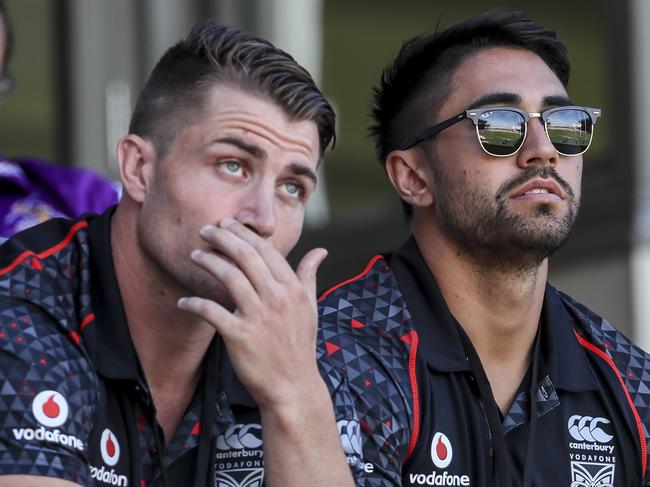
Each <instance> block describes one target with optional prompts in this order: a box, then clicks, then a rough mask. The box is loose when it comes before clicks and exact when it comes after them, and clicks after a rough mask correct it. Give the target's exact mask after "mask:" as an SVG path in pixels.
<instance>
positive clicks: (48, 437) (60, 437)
mask: <svg viewBox="0 0 650 487" xmlns="http://www.w3.org/2000/svg"><path fill="white" fill-rule="evenodd" d="M11 431H13V433H14V438H16V439H17V440H18V441H21V440H25V441H32V440H41V441H47V442H50V443H57V444H59V445H63V446H70V447H72V448H76V449H77V450H83V449H84V442H83V441H81V440H80V439H79V438H77V437H76V436H72V435H66V434H64V433H61V432H60V431H59V430H58V429H56V430H54V431H52V430H48V429H45V427H44V426H40V427H38V428H36V429H34V428H12V430H11Z"/></svg>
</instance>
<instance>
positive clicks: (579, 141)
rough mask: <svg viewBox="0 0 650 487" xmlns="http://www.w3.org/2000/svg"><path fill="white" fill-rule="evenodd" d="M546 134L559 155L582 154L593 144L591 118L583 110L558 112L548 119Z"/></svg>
mask: <svg viewBox="0 0 650 487" xmlns="http://www.w3.org/2000/svg"><path fill="white" fill-rule="evenodd" d="M546 132H547V133H548V138H549V139H550V140H551V142H552V143H553V145H554V146H555V148H556V149H557V151H558V152H559V153H561V154H565V155H577V154H581V153H583V152H584V151H586V150H587V148H588V147H589V143H590V142H591V134H592V123H591V117H590V116H589V114H588V113H587V112H585V111H583V110H574V109H571V110H558V111H556V112H553V113H551V114H549V116H548V118H547V119H546Z"/></svg>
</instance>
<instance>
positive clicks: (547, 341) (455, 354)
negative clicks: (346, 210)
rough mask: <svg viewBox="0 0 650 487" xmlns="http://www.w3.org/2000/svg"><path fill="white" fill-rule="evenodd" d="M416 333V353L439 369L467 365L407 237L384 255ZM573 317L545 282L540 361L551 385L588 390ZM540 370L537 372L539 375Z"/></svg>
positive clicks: (592, 383)
mask: <svg viewBox="0 0 650 487" xmlns="http://www.w3.org/2000/svg"><path fill="white" fill-rule="evenodd" d="M387 260H388V261H389V263H390V265H391V267H392V269H393V272H394V273H395V276H396V278H397V281H398V282H399V286H400V289H401V290H402V292H403V295H404V300H405V301H406V303H407V305H408V308H409V311H410V313H411V317H412V320H413V326H414V328H415V329H416V331H417V333H418V338H419V342H420V345H419V347H418V348H419V352H418V353H419V355H420V356H421V357H422V358H424V360H425V361H426V362H427V364H428V365H429V367H431V368H432V369H434V370H438V371H441V372H460V371H467V370H470V366H469V363H468V361H467V358H466V353H465V349H464V347H463V342H462V340H461V337H460V335H459V333H460V331H459V329H458V325H457V323H456V320H455V319H454V317H453V316H452V314H451V312H450V311H449V308H448V307H447V304H446V303H445V300H444V298H443V296H442V294H441V292H440V289H439V288H438V285H437V283H436V281H435V278H434V277H433V275H432V274H431V271H430V270H429V268H428V266H427V264H426V262H425V261H424V258H423V257H422V254H421V252H420V250H419V248H418V246H417V243H416V241H415V239H414V238H413V237H411V238H410V239H409V240H408V241H407V242H406V243H405V244H404V245H403V246H402V247H401V248H400V249H399V250H398V251H397V252H395V253H393V254H390V255H388V256H387ZM574 322H575V318H574V317H573V315H572V314H571V313H570V311H569V310H568V309H567V308H566V306H565V305H564V303H563V301H562V300H561V299H560V297H559V295H558V293H557V290H556V289H555V288H553V287H552V286H550V285H547V286H546V290H545V294H544V304H543V307H542V317H541V321H540V323H541V326H542V328H541V330H542V337H541V338H542V343H541V345H542V346H541V353H542V357H541V364H542V367H544V368H546V369H547V371H548V373H549V375H550V377H551V380H552V381H553V384H554V385H555V387H557V388H560V389H565V390H569V391H584V390H594V389H596V388H597V383H596V380H595V378H594V377H593V374H592V372H591V368H590V367H589V364H588V362H587V357H586V356H585V352H584V350H583V349H582V347H581V346H580V344H579V343H578V342H577V340H576V338H575V335H574V333H573V324H574ZM543 376H544V375H540V377H543Z"/></svg>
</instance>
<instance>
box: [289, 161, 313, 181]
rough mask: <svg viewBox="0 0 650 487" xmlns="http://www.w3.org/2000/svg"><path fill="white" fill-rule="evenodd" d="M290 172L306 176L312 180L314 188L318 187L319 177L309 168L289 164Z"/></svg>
mask: <svg viewBox="0 0 650 487" xmlns="http://www.w3.org/2000/svg"><path fill="white" fill-rule="evenodd" d="M289 171H291V172H292V173H293V174H295V175H296V176H305V177H307V178H308V179H311V182H312V183H314V186H316V183H317V182H318V176H316V173H315V172H314V171H312V170H311V169H310V168H308V167H307V166H303V165H301V164H295V163H294V164H289Z"/></svg>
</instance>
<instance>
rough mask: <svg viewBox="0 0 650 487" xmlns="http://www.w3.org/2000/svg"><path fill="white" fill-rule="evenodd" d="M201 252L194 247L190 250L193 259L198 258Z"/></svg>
mask: <svg viewBox="0 0 650 487" xmlns="http://www.w3.org/2000/svg"><path fill="white" fill-rule="evenodd" d="M202 253H203V252H201V251H200V250H199V249H194V250H192V253H191V254H190V255H191V257H192V258H193V259H198V258H199V257H201V254H202Z"/></svg>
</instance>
